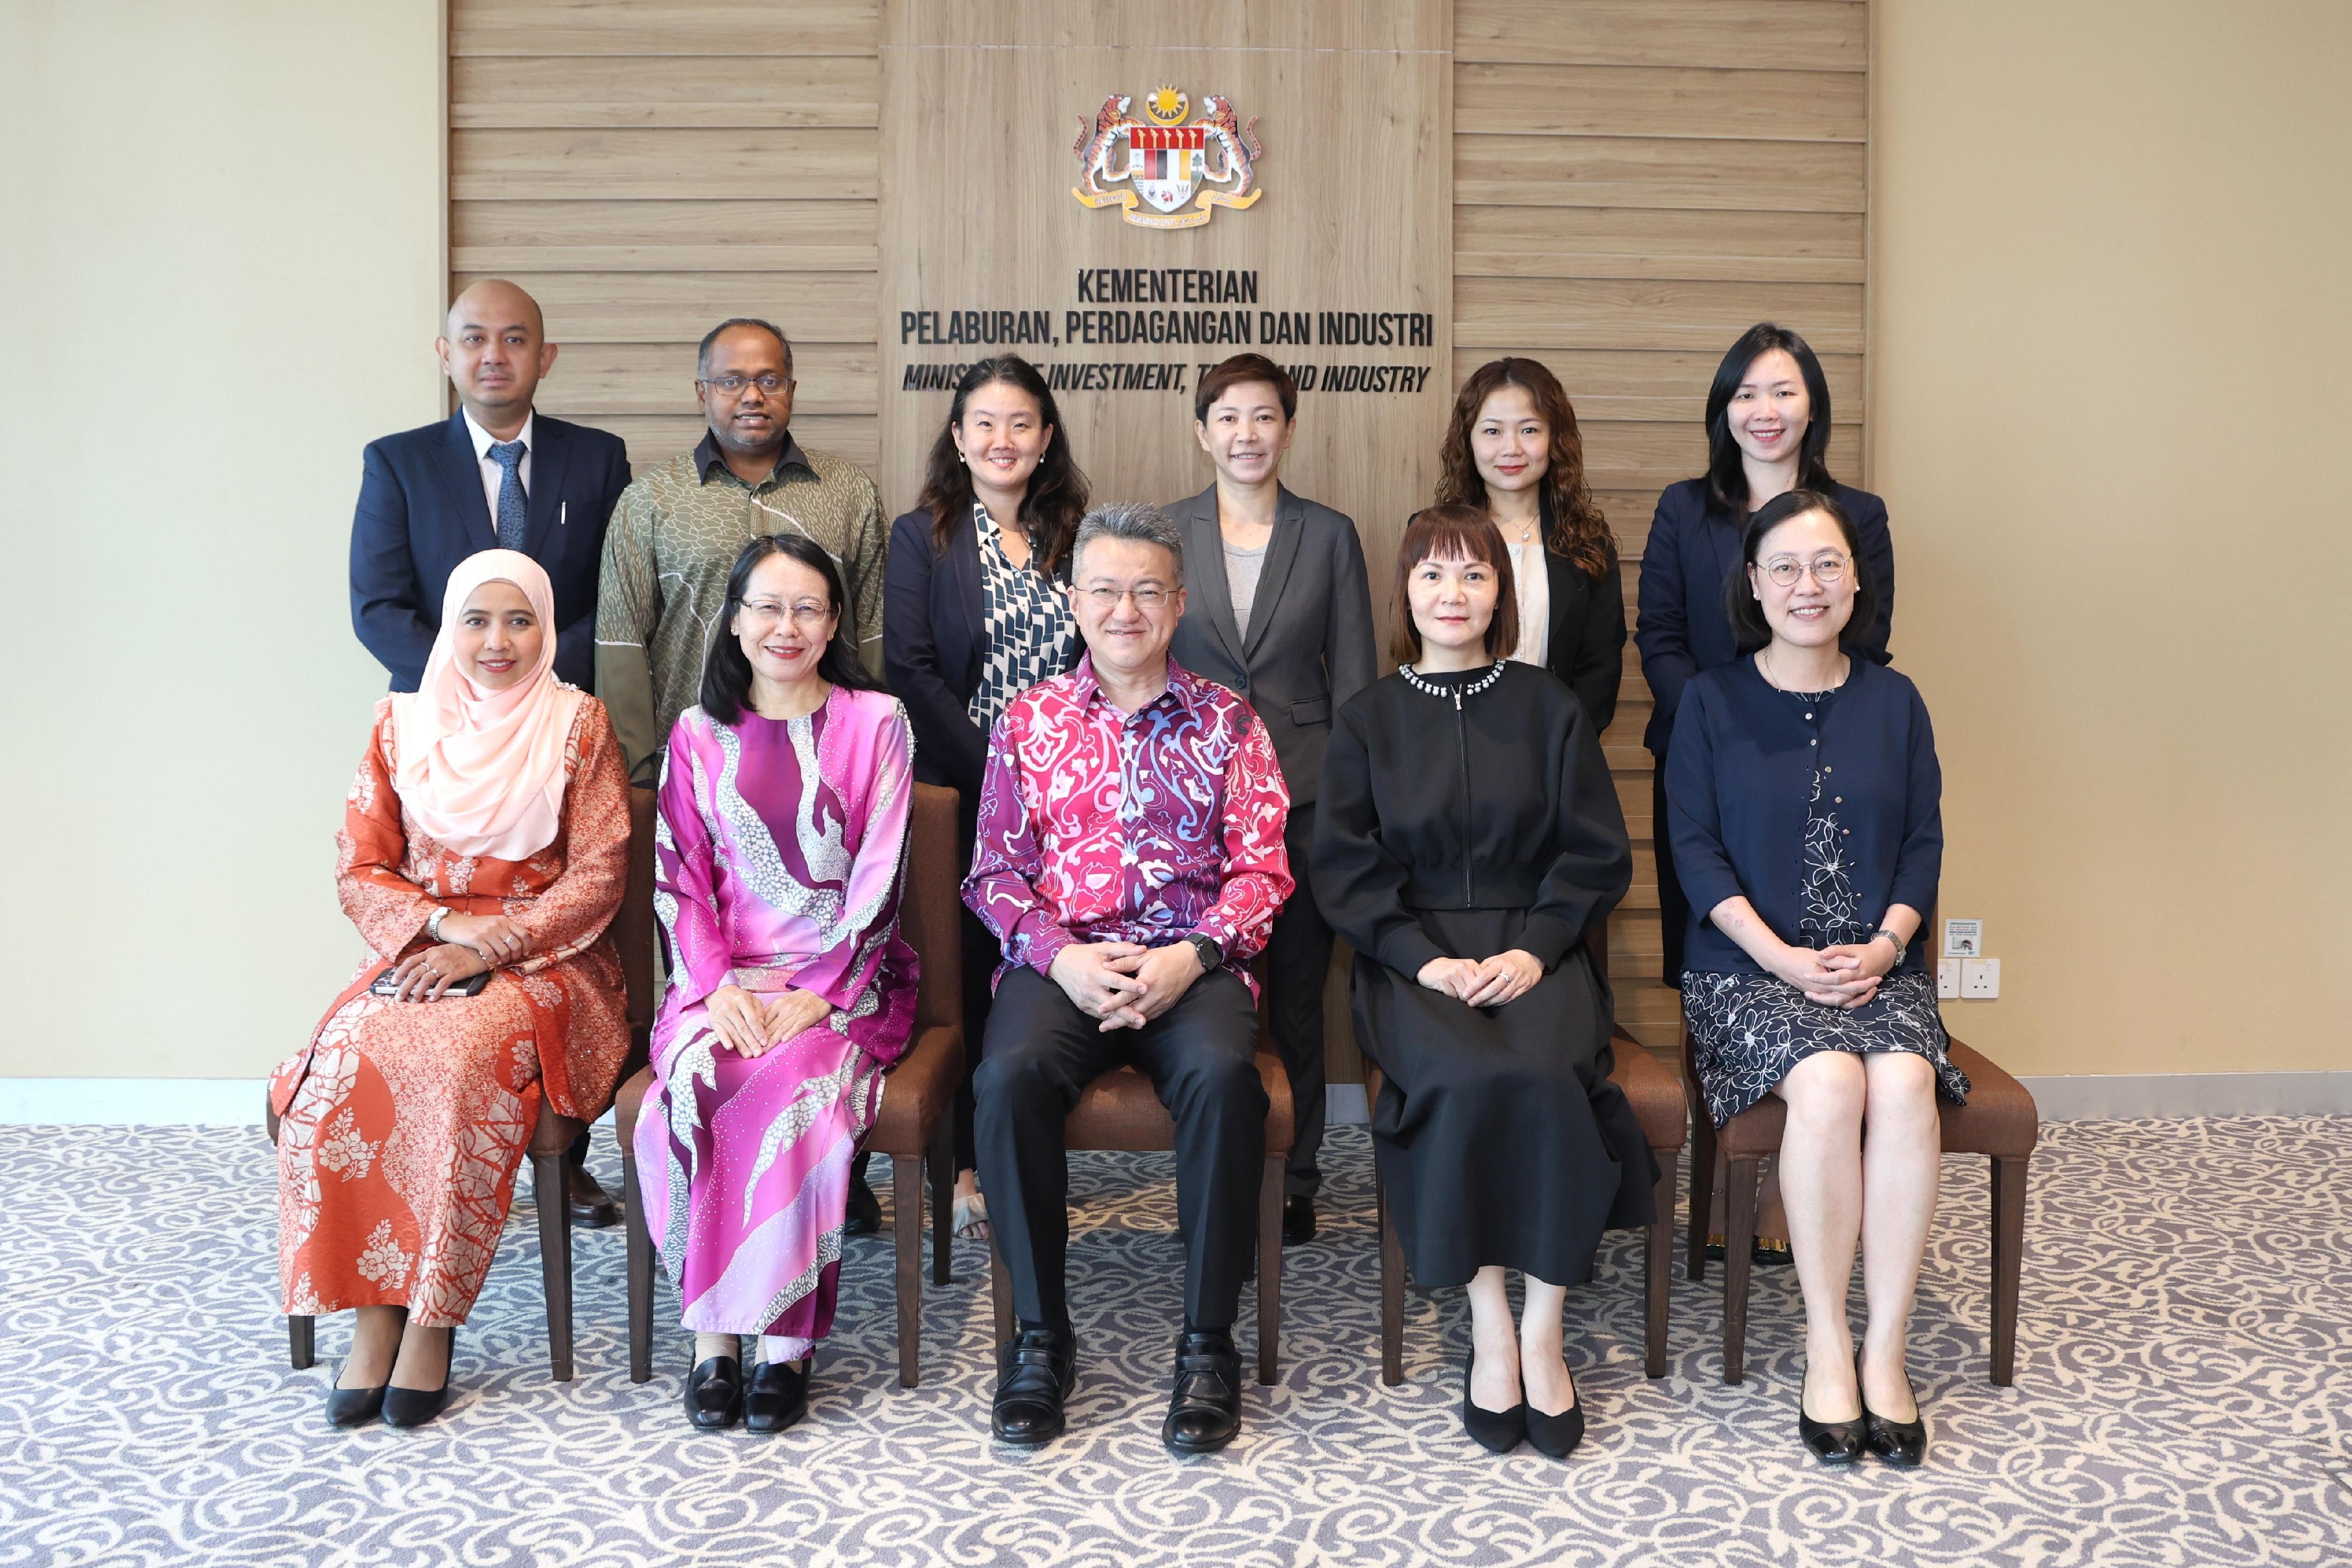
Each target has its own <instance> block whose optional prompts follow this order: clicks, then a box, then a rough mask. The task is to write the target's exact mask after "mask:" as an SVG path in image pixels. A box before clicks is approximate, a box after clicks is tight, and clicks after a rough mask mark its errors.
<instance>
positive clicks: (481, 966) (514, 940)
mask: <svg viewBox="0 0 2352 1568" xmlns="http://www.w3.org/2000/svg"><path fill="white" fill-rule="evenodd" d="M529 954H530V933H529V932H527V931H525V930H524V929H523V928H522V926H521V925H520V924H518V923H517V922H516V921H514V920H511V919H509V917H508V916H506V915H443V916H442V917H441V940H440V942H438V943H437V944H436V945H435V946H430V947H422V948H419V949H418V950H417V951H415V952H414V953H411V954H410V955H409V956H407V957H405V958H403V959H402V960H401V961H400V962H399V963H397V964H395V965H394V966H393V969H392V983H393V990H392V999H393V1000H394V1001H396V1002H436V1001H439V1000H440V999H441V993H442V992H444V991H446V990H447V989H448V988H450V987H451V986H454V985H456V984H457V982H458V981H460V980H470V979H472V978H473V977H475V976H476V975H478V974H480V973H481V972H482V971H483V970H485V969H488V968H489V967H492V966H494V965H498V964H511V963H514V962H516V961H518V960H519V959H521V958H523V957H525V956H528V955H529Z"/></svg>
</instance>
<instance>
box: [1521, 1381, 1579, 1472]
mask: <svg viewBox="0 0 2352 1568" xmlns="http://www.w3.org/2000/svg"><path fill="white" fill-rule="evenodd" d="M1568 1386H1569V1391H1570V1393H1571V1394H1573V1393H1574V1392H1575V1390H1576V1374H1575V1373H1573V1372H1570V1374H1569V1375H1568ZM1527 1412H1528V1442H1530V1443H1533V1444H1534V1445H1535V1446H1536V1452H1537V1453H1538V1454H1543V1455H1545V1456H1547V1457H1549V1458H1555V1459H1564V1458H1568V1456H1569V1455H1570V1454H1572V1453H1574V1452H1576V1446H1577V1445H1578V1444H1579V1443H1581V1442H1582V1441H1584V1401H1583V1400H1582V1399H1579V1400H1577V1402H1576V1403H1575V1404H1573V1405H1571V1406H1569V1407H1568V1408H1567V1409H1565V1410H1563V1411H1561V1412H1560V1413H1559V1415H1557V1416H1547V1415H1545V1414H1544V1413H1543V1412H1542V1411H1540V1410H1538V1409H1537V1408H1536V1407H1535V1406H1532V1405H1529V1406H1527Z"/></svg>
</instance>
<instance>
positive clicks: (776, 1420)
mask: <svg viewBox="0 0 2352 1568" xmlns="http://www.w3.org/2000/svg"><path fill="white" fill-rule="evenodd" d="M815 1370H816V1357H815V1356H814V1355H812V1356H810V1357H809V1359H808V1361H807V1362H806V1363H805V1364H802V1365H799V1366H794V1365H793V1364H790V1363H786V1364H783V1365H781V1366H779V1365H777V1364H774V1363H772V1362H765V1361H763V1362H761V1364H759V1365H757V1366H755V1367H753V1368H752V1369H751V1386H750V1387H749V1388H747V1389H745V1390H744V1391H743V1430H745V1431H746V1432H758V1433H761V1434H762V1435H765V1434H768V1433H772V1432H781V1431H782V1430H783V1429H784V1428H785V1427H789V1426H791V1425H792V1424H793V1422H795V1421H798V1420H799V1419H800V1418H801V1417H802V1416H805V1415H807V1414H808V1391H809V1374H811V1373H812V1372H814V1371H815Z"/></svg>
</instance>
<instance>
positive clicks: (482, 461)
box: [460, 408, 538, 549]
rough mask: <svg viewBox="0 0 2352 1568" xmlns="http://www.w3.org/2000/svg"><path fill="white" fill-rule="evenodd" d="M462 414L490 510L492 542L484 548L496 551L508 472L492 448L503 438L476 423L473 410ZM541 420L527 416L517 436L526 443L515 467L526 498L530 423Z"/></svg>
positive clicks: (532, 415)
mask: <svg viewBox="0 0 2352 1568" xmlns="http://www.w3.org/2000/svg"><path fill="white" fill-rule="evenodd" d="M460 412H461V413H464V414H465V416H466V434H468V435H470V436H472V437H473V438H474V463H475V465H476V466H478V468H480V469H481V471H482V498H483V499H484V500H486V501H488V503H489V506H490V513H489V523H490V542H489V543H488V544H487V545H484V546H483V547H482V548H483V549H495V548H496V547H497V545H498V542H499V486H501V485H503V484H505V483H506V478H507V471H506V470H505V469H503V468H501V467H499V465H498V460H497V459H496V458H494V457H492V456H491V455H490V448H491V447H492V446H494V445H496V444H498V440H499V438H498V437H497V436H495V435H492V434H490V433H489V432H488V431H487V430H484V429H483V428H482V427H481V426H480V425H478V424H477V423H474V411H473V410H472V409H470V408H468V409H464V410H461V411H460ZM537 417H538V414H537V413H535V412H534V413H527V414H524V415H523V416H522V428H521V429H520V430H519V431H517V432H516V433H515V439H516V440H517V441H520V442H521V443H522V461H521V462H520V463H518V464H516V465H515V477H516V478H518V479H520V480H521V481H522V493H523V494H524V495H526V496H528V495H530V423H531V421H532V420H534V419H536V418H537Z"/></svg>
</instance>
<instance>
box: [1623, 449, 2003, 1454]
mask: <svg viewBox="0 0 2352 1568" xmlns="http://www.w3.org/2000/svg"><path fill="white" fill-rule="evenodd" d="M1740 563H1741V564H1740V568H1739V570H1738V572H1736V573H1735V575H1734V576H1733V578H1732V579H1731V581H1730V582H1729V583H1728V584H1727V586H1726V588H1725V590H1724V592H1725V599H1726V615H1725V618H1726V620H1727V622H1729V624H1730V625H1731V628H1732V632H1733V635H1734V636H1735V637H1736V638H1737V639H1738V648H1739V651H1740V653H1741V654H1742V655H1753V656H1752V657H1748V656H1742V657H1738V658H1735V659H1734V660H1733V661H1732V662H1731V663H1729V664H1721V665H1718V666H1717V667H1716V668H1714V669H1712V670H1709V671H1706V673H1704V674H1700V675H1698V676H1697V677H1696V678H1695V679H1694V680H1692V682H1691V683H1690V685H1689V687H1688V689H1687V690H1685V692H1684V694H1683V701H1682V706H1681V708H1680V710H1679V711H1678V712H1677V713H1676V714H1675V734H1674V745H1673V748H1672V749H1671V750H1670V751H1669V752H1668V754H1667V762H1666V810H1667V814H1666V816H1665V818H1664V819H1662V826H1661V830H1660V836H1661V837H1670V838H1671V839H1672V841H1673V843H1674V848H1675V859H1676V861H1677V862H1679V863H1680V865H1681V867H1682V873H1683V880H1684V885H1685V887H1686V888H1687V889H1688V890H1689V894H1690V902H1691V905H1692V913H1691V918H1690V920H1689V922H1688V926H1687V929H1686V930H1685V933H1684V938H1685V952H1686V954H1687V955H1688V960H1687V961H1688V967H1687V969H1686V970H1685V973H1684V975H1683V977H1682V992H1683V1014H1684V1017H1685V1019H1687V1020H1688V1022H1689V1027H1690V1036H1691V1051H1692V1061H1693V1063H1694V1065H1695V1066H1696V1070H1697V1078H1698V1086H1699V1088H1700V1090H1701V1091H1702V1092H1703V1094H1704V1096H1705V1099H1706V1110H1707V1113H1708V1114H1709V1115H1710V1116H1712V1117H1713V1119H1714V1121H1715V1124H1716V1125H1717V1126H1721V1125H1723V1124H1725V1123H1726V1122H1728V1121H1729V1120H1731V1118H1732V1117H1734V1116H1736V1115H1738V1114H1739V1113H1741V1112H1742V1111H1745V1110H1747V1109H1748V1107H1749V1106H1751V1105H1753V1104H1755V1103H1757V1102H1758V1101H1759V1100H1761V1099H1763V1098H1764V1096H1765V1095H1767V1094H1775V1095H1778V1096H1780V1099H1781V1101H1782V1102H1784V1103H1786V1105H1787V1107H1788V1128H1787V1131H1786V1132H1785V1133H1784V1134H1782V1136H1781V1140H1780V1160H1779V1171H1780V1195H1781V1198H1782V1200H1783V1201H1784V1202H1785V1204H1786V1205H1787V1207H1788V1216H1789V1241H1790V1247H1791V1248H1792V1249H1793V1250H1794V1252H1795V1254H1796V1265H1797V1282H1798V1284H1799V1286H1800V1288H1801V1289H1802V1291H1803V1292H1804V1297H1805V1373H1806V1376H1805V1387H1804V1390H1803V1392H1802V1393H1801V1396H1800V1398H1799V1401H1798V1409H1797V1430H1798V1434H1799V1436H1800V1437H1801V1438H1802V1440H1803V1441H1804V1443H1805V1445H1806V1447H1808V1448H1811V1450H1812V1451H1813V1453H1814V1455H1815V1457H1817V1458H1820V1459H1821V1460H1822V1462H1823V1463H1824V1464H1833V1465H1834V1464H1852V1463H1853V1461H1854V1460H1855V1459H1856V1458H1859V1457H1860V1456H1861V1453H1862V1451H1863V1449H1864V1448H1868V1449H1870V1450H1871V1451H1872V1452H1874V1453H1876V1454H1878V1455H1879V1456H1881V1457H1882V1458H1885V1460H1886V1461H1887V1462H1888V1463H1890V1464H1895V1465H1900V1466H1909V1465H1916V1464H1917V1463H1918V1462H1919V1461H1920V1459H1921V1458H1922V1457H1923V1456H1924V1454H1925V1452H1926V1449H1927V1427H1925V1425H1924V1424H1923V1423H1922V1421H1921V1419H1920V1416H1919V1409H1918V1404H1917V1402H1916V1400H1915V1399H1914V1398H1913V1396H1912V1393H1911V1386H1910V1382H1909V1379H1908V1377H1907V1376H1906V1374H1905V1371H1904V1337H1905V1329H1906V1322H1907V1320H1908V1319H1909V1316H1910V1312H1911V1301H1912V1295H1913V1292H1914V1291H1915V1290H1916V1286H1917V1283H1918V1278H1919V1260H1920V1255H1921V1253H1922V1252H1923V1251H1924V1250H1925V1249H1926V1247H1927V1227H1928V1224H1929V1221H1930V1220H1931V1219H1932V1218H1934V1215H1935V1210H1936V1181H1937V1166H1938V1163H1939V1159H1940V1150H1941V1135H1940V1132H1939V1129H1938V1126H1937V1111H1936V1099H1937V1093H1938V1092H1941V1093H1942V1094H1943V1096H1944V1097H1945V1098H1947V1099H1949V1100H1954V1101H1965V1100H1966V1099H1967V1097H1968V1091H1969V1082H1968V1079H1967V1078H1966V1077H1965V1076H1964V1075H1963V1074H1961V1072H1960V1071H1958V1069H1957V1068H1955V1067H1954V1066H1953V1065H1952V1063H1951V1059H1950V1054H1949V1052H1950V1041H1949V1039H1948V1037H1947V1036H1946V1034H1945V1033H1944V1024H1943V1019H1942V1017H1941V1015H1940V1014H1939V1013H1938V1012H1937V1006H1936V987H1935V981H1934V979H1933V978H1932V977H1930V976H1929V975H1928V973H1927V963H1926V960H1925V957H1924V955H1923V951H1922V949H1923V948H1924V946H1925V945H1924V944H1916V937H1917V936H1918V935H1919V928H1920V925H1921V923H1922V922H1923V921H1925V920H1926V918H1927V911H1928V910H1929V909H1930V908H1932V907H1934V905H1935V902H1936V882H1937V876H1938V874H1939V873H1940V872H1941V870H1942V865H1943V853H1944V829H1943V817H1942V808H1941V804H1940V801H1941V796H1942V792H1943V777H1942V774H1941V772H1940V771H1939V770H1938V768H1937V762H1936V737H1935V734H1934V731H1933V730H1932V729H1931V728H1930V727H1929V726H1928V722H1927V706H1926V705H1925V704H1923V703H1922V702H1921V701H1920V700H1919V692H1918V688H1916V686H1914V685H1912V684H1911V683H1910V682H1909V681H1908V680H1906V678H1905V677H1903V676H1902V675H1900V674H1896V673H1895V671H1893V670H1890V669H1887V668H1886V667H1885V666H1884V665H1881V664H1876V663H1874V662H1873V661H1872V660H1871V659H1869V658H1868V657H1866V656H1864V654H1863V653H1862V652H1861V649H1860V644H1861V643H1862V641H1863V639H1864V637H1866V636H1867V635H1868V634H1869V629H1870V627H1871V626H1872V624H1873V614H1872V612H1873V611H1874V610H1875V608H1876V606H1875V604H1874V602H1873V601H1874V598H1875V590H1874V587H1873V586H1872V584H1871V581H1870V579H1869V576H1868V574H1867V573H1866V572H1865V571H1864V570H1862V568H1863V562H1862V537H1861V531H1860V530H1859V529H1858V528H1855V527H1854V525H1853V520H1852V519H1851V518H1849V517H1847V516H1846V515H1845V510H1844V508H1843V507H1841V506H1840V505H1839V504H1838V502H1837V500H1836V498H1835V497H1832V496H1829V495H1827V494H1825V493H1822V492H1818V491H1811V490H1792V491H1790V492H1789V493H1788V494H1786V495H1783V496H1780V497H1777V498H1776V499H1774V500H1771V501H1769V502H1767V503H1766V504H1765V505H1764V506H1763V507H1761V508H1760V509H1759V511H1757V512H1756V514H1755V515H1754V516H1753V517H1749V518H1748V522H1747V524H1746V526H1745V527H1744V528H1743V529H1742V530H1741V538H1740ZM1865 1134H1866V1135H1865ZM1857 1242H1859V1245H1860V1248H1861V1251H1862V1275H1863V1286H1864V1291H1866V1293H1867V1294H1868V1296H1869V1298H1870V1321H1869V1325H1868V1327H1867V1328H1866V1329H1865V1330H1864V1334H1863V1341H1862V1347H1861V1350H1860V1352H1859V1353H1858V1354H1857V1353H1856V1351H1855V1349H1854V1345H1853V1335H1852V1330H1851V1328H1850V1326H1849V1325H1848V1322H1847V1320H1846V1291H1847V1285H1848V1281H1849V1280H1850V1279H1851V1277H1852V1275H1853V1258H1854V1250H1855V1247H1856V1244H1857Z"/></svg>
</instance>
